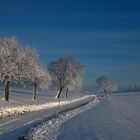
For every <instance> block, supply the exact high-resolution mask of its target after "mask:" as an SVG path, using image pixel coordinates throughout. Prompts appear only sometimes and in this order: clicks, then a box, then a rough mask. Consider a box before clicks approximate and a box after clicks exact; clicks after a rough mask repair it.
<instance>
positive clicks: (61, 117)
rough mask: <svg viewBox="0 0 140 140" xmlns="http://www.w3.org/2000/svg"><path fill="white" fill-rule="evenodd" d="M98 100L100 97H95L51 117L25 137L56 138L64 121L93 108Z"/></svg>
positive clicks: (46, 139) (50, 139)
mask: <svg viewBox="0 0 140 140" xmlns="http://www.w3.org/2000/svg"><path fill="white" fill-rule="evenodd" d="M98 102H99V100H98V98H95V99H94V100H93V101H92V102H90V103H88V104H86V105H85V106H80V107H79V108H76V109H72V110H70V111H67V112H64V113H62V114H58V116H56V117H54V118H52V119H50V120H49V121H45V122H43V123H41V124H39V125H37V126H36V127H34V128H32V129H31V130H30V131H29V132H28V133H27V134H26V135H25V136H24V137H25V138H26V139H28V140H55V139H56V138H57V135H58V130H59V127H60V126H61V125H62V124H63V123H65V122H66V121H68V120H69V119H71V118H73V117H75V116H76V115H78V114H80V113H82V112H84V111H85V110H88V109H91V108H93V107H94V106H96V105H97V104H98Z"/></svg>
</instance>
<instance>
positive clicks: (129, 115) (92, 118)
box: [0, 89, 140, 140]
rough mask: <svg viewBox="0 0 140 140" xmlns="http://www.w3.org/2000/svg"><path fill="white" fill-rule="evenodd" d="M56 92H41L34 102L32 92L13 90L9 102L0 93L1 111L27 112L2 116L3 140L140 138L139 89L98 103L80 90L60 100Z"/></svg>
mask: <svg viewBox="0 0 140 140" xmlns="http://www.w3.org/2000/svg"><path fill="white" fill-rule="evenodd" d="M1 93H2V92H1ZM70 94H71V93H70ZM54 95H55V92H52V91H48V92H47V93H45V92H40V93H39V94H38V97H37V100H35V101H34V100H32V99H31V98H32V94H31V91H29V90H27V91H25V90H23V91H22V90H21V89H20V90H16V91H15V90H12V92H11V100H10V102H9V103H5V101H4V100H3V99H2V94H0V97H1V98H0V106H1V107H0V112H2V111H3V110H4V109H5V111H6V110H8V109H9V112H11V109H12V108H15V110H18V111H19V110H20V111H23V109H25V110H24V111H23V112H24V113H25V114H24V113H23V114H22V113H21V114H22V115H20V113H19V114H18V113H17V114H16V113H14V114H11V115H9V116H10V117H8V116H7V117H6V118H5V117H4V118H2V117H1V119H0V140H8V139H13V140H18V138H19V136H26V137H27V138H28V139H30V140H139V139H140V92H137V93H122V94H121V93H119V94H114V95H112V96H109V97H106V98H103V99H102V100H101V101H100V103H99V104H98V98H95V97H94V96H91V95H82V94H79V93H77V94H73V95H71V96H70V97H69V99H68V100H67V99H65V97H62V99H61V101H60V102H59V101H56V100H55V99H53V96H54ZM93 99H94V100H93ZM90 101H92V102H90ZM87 103H88V104H87ZM97 104H98V105H97ZM96 105H97V106H96ZM26 109H27V112H26ZM58 113H59V114H58ZM8 114H9V113H8Z"/></svg>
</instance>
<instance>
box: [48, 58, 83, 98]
mask: <svg viewBox="0 0 140 140" xmlns="http://www.w3.org/2000/svg"><path fill="white" fill-rule="evenodd" d="M48 70H49V72H50V74H51V76H52V82H53V84H54V85H55V86H56V87H57V88H58V92H57V95H56V98H59V97H60V94H61V92H62V90H63V89H64V88H66V96H67V93H68V91H69V90H73V89H75V88H76V87H80V86H81V82H82V70H83V65H82V64H80V63H79V62H77V61H76V60H75V59H74V58H72V57H66V58H60V59H58V60H56V61H52V62H50V63H49V65H48Z"/></svg>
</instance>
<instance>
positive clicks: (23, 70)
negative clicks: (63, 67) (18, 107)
mask: <svg viewBox="0 0 140 140" xmlns="http://www.w3.org/2000/svg"><path fill="white" fill-rule="evenodd" d="M39 63H40V62H39V60H38V55H37V51H36V49H33V48H30V47H28V48H27V47H24V48H22V47H20V44H19V42H18V40H17V39H16V38H14V37H11V38H4V39H2V40H0V80H1V81H3V82H4V98H5V100H6V101H9V84H10V81H12V82H16V83H21V84H27V83H28V84H29V83H36V84H34V85H36V86H37V85H39V86H44V87H47V86H48V83H49V82H48V81H49V80H50V76H49V74H48V73H47V72H46V71H45V70H44V69H43V68H42V67H41V66H40V65H39ZM35 79H36V80H35ZM33 81H35V82H33ZM44 84H46V85H44Z"/></svg>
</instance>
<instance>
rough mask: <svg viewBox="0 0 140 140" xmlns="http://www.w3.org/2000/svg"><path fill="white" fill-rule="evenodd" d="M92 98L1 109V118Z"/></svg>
mask: <svg viewBox="0 0 140 140" xmlns="http://www.w3.org/2000/svg"><path fill="white" fill-rule="evenodd" d="M89 97H90V96H84V97H80V98H76V99H73V100H72V101H71V100H70V101H69V100H65V101H59V100H56V101H53V102H47V103H45V104H40V105H39V104H37V105H36V104H35V105H22V106H16V107H5V106H4V107H0V119H1V118H5V117H9V116H12V115H22V114H24V113H27V112H32V111H39V110H42V109H48V108H51V107H57V106H58V105H59V106H63V105H66V104H70V103H74V102H77V101H80V100H84V99H86V98H89Z"/></svg>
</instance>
